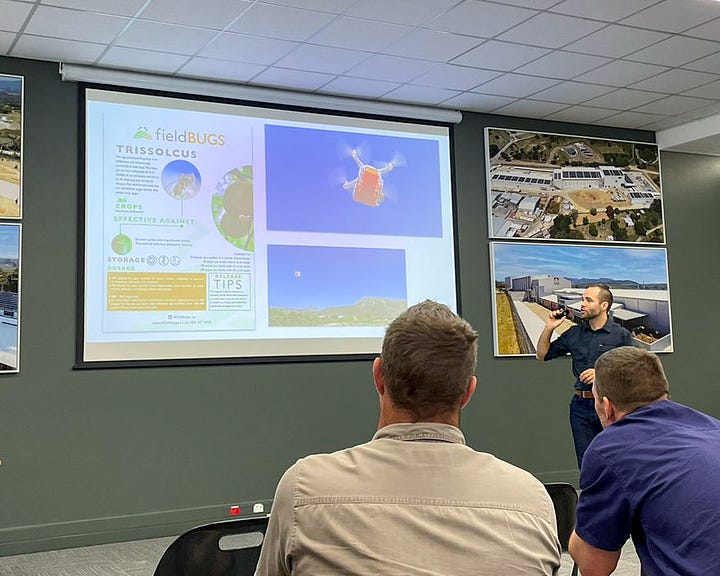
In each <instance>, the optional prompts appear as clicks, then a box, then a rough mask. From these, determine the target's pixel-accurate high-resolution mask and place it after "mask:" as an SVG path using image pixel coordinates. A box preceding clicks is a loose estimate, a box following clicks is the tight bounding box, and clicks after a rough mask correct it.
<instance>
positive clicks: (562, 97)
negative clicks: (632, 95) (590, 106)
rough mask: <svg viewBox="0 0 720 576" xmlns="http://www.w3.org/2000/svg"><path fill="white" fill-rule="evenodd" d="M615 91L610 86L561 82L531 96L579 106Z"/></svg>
mask: <svg viewBox="0 0 720 576" xmlns="http://www.w3.org/2000/svg"><path fill="white" fill-rule="evenodd" d="M613 90H615V88H611V87H610V86H600V85H598V84H582V83H581V82H561V83H560V84H556V85H555V86H551V87H550V88H548V89H547V90H543V91H542V92H538V93H537V94H533V98H534V99H536V100H547V101H550V102H565V103H566V104H579V103H580V102H585V101H586V100H590V98H596V97H597V96H602V95H603V94H607V93H608V92H611V91H613Z"/></svg>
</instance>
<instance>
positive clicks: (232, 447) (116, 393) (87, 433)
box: [0, 58, 720, 555]
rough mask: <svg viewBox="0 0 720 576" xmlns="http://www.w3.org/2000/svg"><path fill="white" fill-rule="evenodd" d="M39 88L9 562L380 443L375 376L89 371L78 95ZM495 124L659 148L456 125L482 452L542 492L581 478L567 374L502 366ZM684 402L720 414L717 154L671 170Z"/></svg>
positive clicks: (39, 66)
mask: <svg viewBox="0 0 720 576" xmlns="http://www.w3.org/2000/svg"><path fill="white" fill-rule="evenodd" d="M0 72H2V73H8V74H22V75H24V76H25V79H26V83H25V141H24V142H25V149H24V159H25V172H24V216H23V220H22V223H23V255H22V256H23V258H22V270H21V281H22V311H21V372H20V374H17V375H3V376H0V458H1V459H2V466H0V511H2V512H1V513H0V555H6V554H15V553H20V552H26V551H33V550H42V549H49V548H59V547H63V546H74V545H83V544H92V543H100V542H107V541H112V540H122V539H134V538H143V537H151V536H159V535H166V534H173V533H177V532H179V531H181V530H183V529H185V528H188V527H190V526H191V525H194V524H198V523H201V522H204V521H208V520H212V519H218V518H222V517H224V516H225V515H226V514H227V509H228V506H229V505H230V504H241V505H242V508H243V512H245V511H246V510H247V506H248V505H250V504H252V503H253V502H264V503H265V504H266V505H267V504H268V503H269V501H270V500H271V498H272V494H273V491H274V487H275V483H276V482H277V479H278V478H279V476H280V474H281V473H282V471H283V470H284V469H285V468H286V467H287V466H288V465H289V464H291V463H292V462H293V461H294V460H295V459H297V458H298V457H300V456H303V455H305V454H308V453H311V452H318V451H329V450H334V449H337V448H342V447H345V446H348V445H351V444H355V443H358V442H363V441H365V440H367V439H368V438H369V437H370V436H371V434H372V433H373V432H374V427H375V423H376V417H377V407H376V398H375V394H374V390H373V388H372V383H371V379H370V363H369V362H331V363H302V364H267V365H243V366H209V367H186V368H148V369H115V370H85V371H73V370H72V365H73V363H74V359H75V337H76V318H77V314H78V306H77V301H76V298H77V288H78V286H77V272H78V271H77V250H78V246H79V240H78V203H79V195H80V193H81V181H82V180H81V178H82V177H81V172H80V170H81V167H80V165H79V153H78V145H79V128H78V126H79V124H78V122H79V110H80V106H81V103H80V100H79V98H80V92H79V90H78V88H77V86H75V85H73V84H62V83H61V82H60V80H59V75H58V74H57V65H56V64H52V63H44V62H36V61H28V60H19V59H8V58H0ZM484 126H497V127H502V126H507V127H516V128H529V129H537V130H545V131H555V132H568V133H576V134H580V133H581V134H587V135H593V136H606V137H611V138H626V139H634V140H648V139H651V138H652V135H651V134H649V133H642V132H632V131H622V130H613V129H599V128H592V127H588V126H577V125H563V124H552V123H547V122H539V121H529V120H528V121H521V120H518V119H514V120H513V119H510V118H505V117H490V116H483V115H477V114H467V115H466V117H465V120H464V121H463V123H462V124H461V125H460V126H458V127H457V128H456V130H455V162H456V187H457V208H458V215H459V216H458V238H459V253H460V280H461V298H462V309H463V314H464V315H465V316H466V317H467V319H468V320H470V321H471V322H472V323H473V324H474V325H475V326H476V328H477V329H478V330H479V331H480V332H481V339H480V359H479V366H478V377H479V380H480V386H479V389H478V393H477V394H476V396H475V398H474V400H473V402H472V403H471V405H470V406H469V407H468V409H467V410H466V412H465V415H464V421H463V427H464V429H465V431H466V435H467V439H468V443H469V444H470V445H471V446H473V447H475V448H477V449H480V450H487V451H490V452H493V453H495V454H496V455H498V456H499V457H501V458H504V459H506V460H509V461H511V462H513V463H515V464H517V465H519V466H522V467H525V468H527V469H529V470H531V471H532V472H534V473H535V474H537V475H538V476H539V477H540V478H541V479H543V480H561V479H566V480H575V479H576V477H577V472H576V470H575V464H574V455H573V450H572V445H571V440H570V434H569V430H568V425H567V403H568V401H569V394H570V386H571V378H570V365H569V362H568V361H567V360H565V359H562V360H556V361H554V362H551V363H547V364H540V363H538V362H536V361H535V360H533V359H529V358H516V359H510V358H505V359H495V358H493V356H492V350H493V345H492V315H491V312H492V308H491V292H490V274H489V255H488V241H487V213H486V208H485V175H484V166H483V145H482V141H483V140H482V138H483V128H484ZM663 171H664V173H663V174H664V178H665V197H666V206H665V210H666V212H665V214H666V222H667V236H668V239H669V242H670V244H669V248H668V250H669V253H670V277H671V291H672V297H673V300H672V303H673V318H674V332H675V349H676V352H675V353H674V354H671V355H666V356H664V357H663V359H664V361H665V365H666V368H667V371H668V373H669V376H670V378H671V383H672V384H673V390H674V395H675V398H676V399H677V400H679V401H683V402H687V403H689V404H691V405H693V406H696V407H698V408H700V409H703V410H705V411H707V412H709V413H711V414H714V415H715V416H720V395H718V394H717V393H716V391H715V386H716V384H715V381H714V378H713V377H712V376H714V374H713V368H714V363H713V362H712V358H713V353H714V352H715V351H714V350H713V345H714V344H715V343H717V341H718V339H717V338H716V337H715V335H714V331H715V323H714V322H713V320H714V319H715V318H716V317H717V312H716V311H715V308H714V306H712V299H711V298H710V296H712V292H711V291H710V290H708V289H705V290H703V288H710V287H712V286H714V284H715V282H717V281H718V274H719V272H718V268H719V267H718V265H717V254H718V253H719V252H720V250H719V248H720V246H719V245H718V238H717V234H715V235H712V234H711V232H712V231H713V229H714V224H715V221H716V216H715V214H716V212H717V210H716V208H717V206H718V200H717V198H716V196H715V194H717V191H718V190H717V189H718V181H719V177H720V159H716V158H710V157H702V156H688V155H682V154H665V155H663Z"/></svg>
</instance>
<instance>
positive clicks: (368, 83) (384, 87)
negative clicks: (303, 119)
mask: <svg viewBox="0 0 720 576" xmlns="http://www.w3.org/2000/svg"><path fill="white" fill-rule="evenodd" d="M398 86H400V84H398V83H397V82H386V81H384V80H371V79H369V78H351V77H349V76H338V77H337V78H335V80H332V81H331V82H329V83H327V84H325V86H323V87H322V90H321V92H323V93H324V94H341V95H343V96H352V97H353V98H378V97H379V96H382V95H383V94H386V93H387V92H390V91H391V90H394V89H395V88H397V87H398Z"/></svg>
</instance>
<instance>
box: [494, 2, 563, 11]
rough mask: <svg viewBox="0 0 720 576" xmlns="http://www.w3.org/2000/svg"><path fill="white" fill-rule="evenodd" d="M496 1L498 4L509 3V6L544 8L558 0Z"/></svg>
mask: <svg viewBox="0 0 720 576" xmlns="http://www.w3.org/2000/svg"><path fill="white" fill-rule="evenodd" d="M497 2H498V3H499V4H510V5H511V6H522V7H523V8H534V9H535V10H545V9H547V8H550V7H551V6H552V5H553V4H557V3H558V0H497Z"/></svg>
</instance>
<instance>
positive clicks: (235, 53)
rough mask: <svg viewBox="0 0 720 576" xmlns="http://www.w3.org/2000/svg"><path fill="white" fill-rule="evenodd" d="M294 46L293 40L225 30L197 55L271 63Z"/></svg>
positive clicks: (254, 62) (255, 62) (253, 62)
mask: <svg viewBox="0 0 720 576" xmlns="http://www.w3.org/2000/svg"><path fill="white" fill-rule="evenodd" d="M295 46H297V44H295V43H294V42H287V41H285V40H276V39H274V38H259V37H258V36H249V35H246V34H233V33H231V32H225V33H223V34H221V35H220V36H218V37H217V38H216V39H215V40H213V41H212V42H211V43H210V44H208V45H207V46H206V47H205V48H203V49H202V51H201V52H200V54H199V55H200V56H205V57H207V58H216V59H218V60H237V61H240V62H250V63H252V64H273V63H274V62H275V61H276V60H277V59H278V58H281V57H282V56H284V55H285V54H287V53H288V52H290V50H292V49H293V48H294V47H295Z"/></svg>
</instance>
